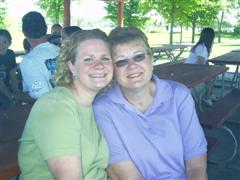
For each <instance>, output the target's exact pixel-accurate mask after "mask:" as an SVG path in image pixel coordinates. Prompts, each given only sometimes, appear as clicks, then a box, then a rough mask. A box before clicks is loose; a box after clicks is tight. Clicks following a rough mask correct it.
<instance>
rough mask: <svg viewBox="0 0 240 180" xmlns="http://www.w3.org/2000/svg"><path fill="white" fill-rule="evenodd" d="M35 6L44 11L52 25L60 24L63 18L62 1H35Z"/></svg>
mask: <svg viewBox="0 0 240 180" xmlns="http://www.w3.org/2000/svg"><path fill="white" fill-rule="evenodd" d="M35 1H36V4H37V5H38V6H39V7H40V8H41V9H43V10H45V11H46V13H47V14H46V16H47V17H48V18H49V19H50V20H51V22H52V23H60V22H62V21H63V18H64V0H35Z"/></svg>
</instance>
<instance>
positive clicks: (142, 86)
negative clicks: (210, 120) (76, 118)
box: [93, 28, 207, 180]
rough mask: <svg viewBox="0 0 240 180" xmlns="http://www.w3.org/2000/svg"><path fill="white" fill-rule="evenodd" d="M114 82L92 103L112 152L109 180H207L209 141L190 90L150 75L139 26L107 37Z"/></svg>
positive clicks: (149, 59) (147, 51) (144, 39)
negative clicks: (109, 43) (109, 44)
mask: <svg viewBox="0 0 240 180" xmlns="http://www.w3.org/2000/svg"><path fill="white" fill-rule="evenodd" d="M110 40H111V46H110V48H111V54H112V58H113V64H114V75H115V80H116V82H115V83H114V84H113V86H112V88H111V89H109V90H108V91H107V92H106V93H105V94H103V95H101V96H99V97H98V98H97V99H96V100H95V101H94V106H93V107H94V116H95V119H96V121H97V123H98V125H99V127H100V128H101V129H102V131H103V133H104V136H105V138H106V140H107V142H108V147H109V150H110V161H109V167H108V173H109V175H110V177H111V178H112V179H161V180H164V179H166V180H169V179H177V180H186V179H188V180H196V179H201V180H203V179H206V178H207V174H206V151H207V142H206V139H205V136H204V133H203V130H202V128H201V126H200V124H199V120H198V117H197V114H196V110H195V105H194V101H193V99H192V96H191V92H190V90H189V89H188V88H187V87H186V86H184V85H183V84H180V83H178V82H174V81H167V80H161V79H159V78H158V77H156V76H155V75H153V74H152V73H153V65H152V60H153V55H152V52H151V48H150V46H149V44H148V42H147V37H146V36H145V34H144V33H143V32H142V31H141V30H139V29H137V28H121V29H119V28H116V29H114V30H113V31H112V32H111V33H110Z"/></svg>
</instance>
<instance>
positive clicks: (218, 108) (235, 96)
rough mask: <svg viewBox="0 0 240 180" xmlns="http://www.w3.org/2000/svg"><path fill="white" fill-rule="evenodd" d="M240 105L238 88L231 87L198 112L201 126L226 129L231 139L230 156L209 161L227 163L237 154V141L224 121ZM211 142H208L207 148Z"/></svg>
mask: <svg viewBox="0 0 240 180" xmlns="http://www.w3.org/2000/svg"><path fill="white" fill-rule="evenodd" d="M239 107H240V90H239V89H233V90H232V91H230V92H229V93H228V94H227V95H226V96H224V97H223V98H222V99H220V100H219V101H217V102H216V103H214V105H213V106H212V107H210V108H208V109H205V110H204V111H199V112H198V117H199V121H200V123H201V125H202V126H203V128H208V129H214V128H221V129H222V130H224V131H226V132H227V133H228V134H229V135H230V137H231V138H232V139H233V142H234V147H233V152H232V153H231V156H230V157H229V158H226V159H222V160H219V161H218V160H214V161H210V162H213V163H227V162H230V161H231V160H232V159H233V158H234V157H235V155H236V154H237V148H238V143H237V139H236V137H235V135H234V133H233V132H232V131H231V129H229V128H228V127H227V126H225V125H224V122H227V119H228V117H229V116H230V115H232V114H233V113H234V112H235V111H236V110H237V109H238V108H239ZM211 146H212V144H209V148H212V147H211Z"/></svg>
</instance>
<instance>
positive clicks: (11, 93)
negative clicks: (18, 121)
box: [0, 29, 19, 107]
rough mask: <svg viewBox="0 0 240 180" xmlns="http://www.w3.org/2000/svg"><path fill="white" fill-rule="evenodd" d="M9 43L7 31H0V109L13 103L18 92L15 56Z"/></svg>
mask: <svg viewBox="0 0 240 180" xmlns="http://www.w3.org/2000/svg"><path fill="white" fill-rule="evenodd" d="M11 43H12V37H11V34H10V33H9V32H8V30H6V29H0V107H8V106H10V105H11V104H12V103H14V102H15V100H16V93H17V92H18V91H19V89H18V82H17V74H16V69H17V63H16V55H15V53H14V52H13V51H12V50H11V49H9V47H10V45H11Z"/></svg>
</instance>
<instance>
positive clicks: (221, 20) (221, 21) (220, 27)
mask: <svg viewBox="0 0 240 180" xmlns="http://www.w3.org/2000/svg"><path fill="white" fill-rule="evenodd" d="M223 17H224V11H222V14H221V19H220V21H219V23H218V42H219V43H220V42H221V34H222V24H223Z"/></svg>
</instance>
